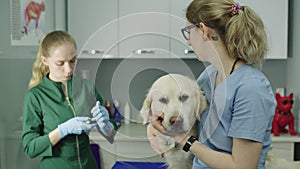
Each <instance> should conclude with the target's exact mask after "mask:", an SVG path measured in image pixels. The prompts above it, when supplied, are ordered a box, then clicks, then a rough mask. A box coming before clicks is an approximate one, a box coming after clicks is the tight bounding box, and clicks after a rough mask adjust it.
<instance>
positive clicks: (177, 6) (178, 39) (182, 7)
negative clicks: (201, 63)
mask: <svg viewBox="0 0 300 169" xmlns="http://www.w3.org/2000/svg"><path fill="white" fill-rule="evenodd" d="M190 2H191V0H177V1H172V0H171V1H170V25H171V26H170V51H171V58H196V56H195V54H194V52H193V50H192V48H191V47H190V46H188V45H187V41H186V40H185V39H184V37H183V36H182V33H181V29H182V28H183V27H185V26H186V17H185V11H186V8H187V7H188V5H189V4H190Z"/></svg>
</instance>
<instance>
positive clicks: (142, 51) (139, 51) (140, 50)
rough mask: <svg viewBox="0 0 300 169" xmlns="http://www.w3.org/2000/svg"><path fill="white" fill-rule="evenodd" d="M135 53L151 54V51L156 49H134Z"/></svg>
mask: <svg viewBox="0 0 300 169" xmlns="http://www.w3.org/2000/svg"><path fill="white" fill-rule="evenodd" d="M133 53H134V54H137V55H141V54H151V53H154V51H153V50H147V49H137V50H134V51H133Z"/></svg>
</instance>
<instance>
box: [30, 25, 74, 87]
mask: <svg viewBox="0 0 300 169" xmlns="http://www.w3.org/2000/svg"><path fill="white" fill-rule="evenodd" d="M65 43H71V44H73V45H74V47H75V49H76V42H75V40H74V39H73V37H72V36H71V35H70V34H68V33H67V32H65V31H60V30H58V31H53V32H50V33H48V34H47V35H45V36H44V37H43V39H42V40H41V42H40V47H39V50H38V53H37V58H36V60H35V62H34V63H33V66H32V77H31V79H30V82H29V89H31V88H33V87H34V86H36V85H38V84H39V83H40V82H41V81H42V79H43V78H44V76H45V75H47V74H48V73H49V68H48V66H46V65H44V64H43V62H42V56H44V57H46V58H47V57H51V56H50V51H51V49H53V48H55V47H58V46H60V45H63V44H65Z"/></svg>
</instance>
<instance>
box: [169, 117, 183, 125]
mask: <svg viewBox="0 0 300 169" xmlns="http://www.w3.org/2000/svg"><path fill="white" fill-rule="evenodd" d="M170 124H171V125H176V126H177V125H178V126H181V125H182V124H183V119H182V118H181V117H179V116H173V117H171V118H170Z"/></svg>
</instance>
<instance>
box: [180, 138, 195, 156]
mask: <svg viewBox="0 0 300 169" xmlns="http://www.w3.org/2000/svg"><path fill="white" fill-rule="evenodd" d="M196 140H198V139H197V138H196V137H195V136H190V138H189V139H188V140H187V142H186V143H185V145H184V146H183V148H182V149H183V151H185V152H188V151H190V147H191V146H192V144H193V143H194V142H195V141H196Z"/></svg>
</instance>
